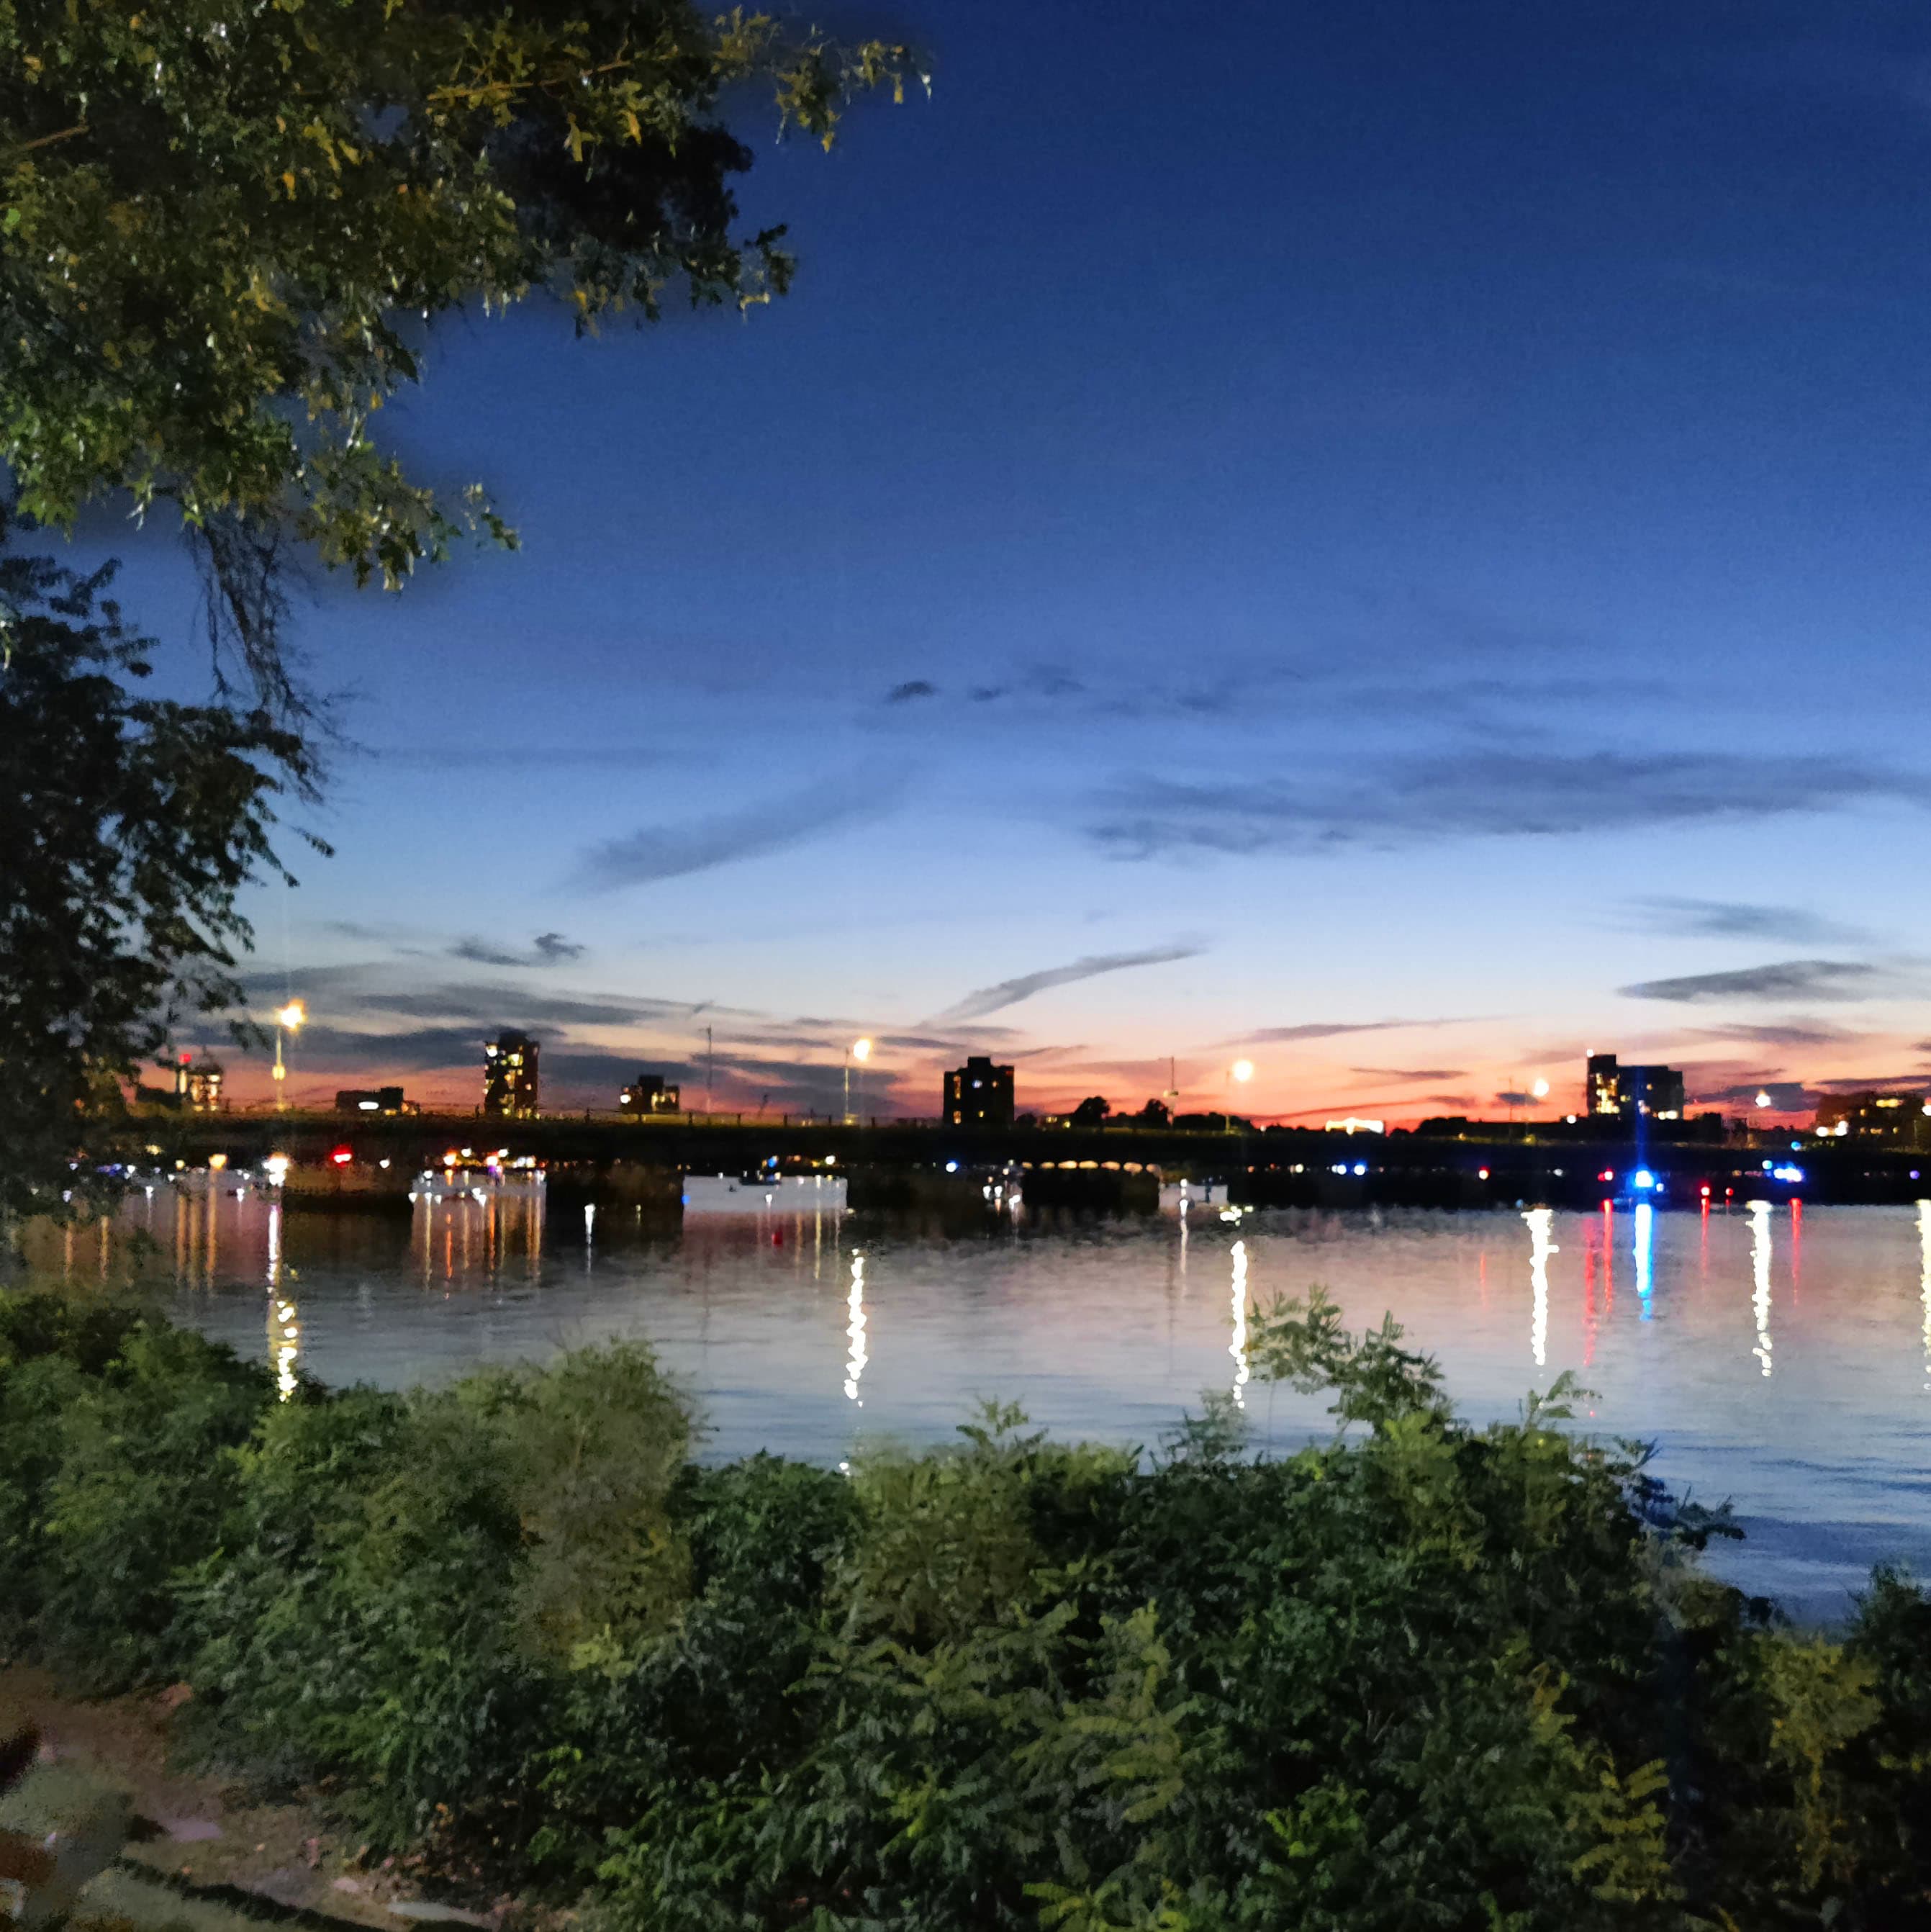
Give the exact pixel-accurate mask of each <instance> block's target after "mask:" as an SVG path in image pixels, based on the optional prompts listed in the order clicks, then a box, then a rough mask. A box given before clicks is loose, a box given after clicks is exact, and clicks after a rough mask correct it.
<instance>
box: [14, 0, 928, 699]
mask: <svg viewBox="0 0 1931 1932" xmlns="http://www.w3.org/2000/svg"><path fill="white" fill-rule="evenodd" d="M911 65H912V64H911V60H910V55H909V54H908V53H907V50H906V49H904V47H902V46H896V45H893V44H889V43H886V42H884V41H882V40H865V41H863V42H861V43H856V44H854V45H851V46H843V45H840V44H838V43H835V42H834V41H832V40H830V39H829V38H828V37H826V36H825V35H824V34H821V33H820V32H819V31H817V30H816V29H815V28H784V27H781V26H779V25H778V23H777V22H776V21H775V20H774V19H773V18H772V17H771V16H769V15H767V14H763V13H745V12H744V11H743V10H742V9H739V10H733V11H732V12H730V13H724V14H721V15H719V16H717V17H707V16H706V14H705V13H703V11H702V10H700V8H699V7H697V6H695V5H691V4H688V0H574V4H571V5H553V4H551V0H500V4H497V5H491V6H487V7H484V6H480V5H472V4H469V0H324V4H313V0H311V4H307V5H302V4H298V0H286V4H277V5H244V4H242V0H166V4H165V5H151V6H136V5H127V6H121V7H108V6H104V5H96V4H91V0H90V4H88V5H81V6H75V5H70V4H69V0H4V4H0V197H4V212H3V213H0V458H4V460H5V461H6V462H7V464H8V465H10V467H11V469H12V471H13V476H14V478H15V480H16V483H17V485H18V487H19V493H20V502H21V505H22V508H23V509H24V510H25V511H27V512H28V514H30V515H31V516H32V517H34V518H35V519H37V520H39V521H40V522H42V523H49V524H57V525H61V526H70V524H71V523H72V521H73V518H74V517H75V516H76V514H77V513H78V512H79V509H80V508H81V507H82V505H84V504H85V503H86V502H88V501H89V500H90V499H93V498H95V497H97V496H100V495H101V494H102V493H106V492H112V491H115V490H130V491H131V492H132V493H133V496H134V499H135V501H136V505H137V506H139V508H142V510H145V509H147V508H149V507H151V505H154V504H156V503H158V502H169V503H172V505H174V506H175V508H176V509H177V510H178V513H179V514H180V516H181V518H182V520H183V521H184V524H185V526H187V529H189V531H190V532H191V533H194V534H196V535H198V537H199V541H200V544H201V554H202V561H203V562H204V564H205V566H206V568H208V570H209V571H210V572H211V575H212V577H213V579H214V584H215V587H216V590H217V595H218V598H219V599H220V601H221V607H222V608H223V610H224V611H225V613H226V614H225V616H223V618H222V619H221V620H220V622H219V624H218V625H217V628H218V630H219V631H220V634H222V635H223V637H225V639H226V642H227V643H229V644H231V645H232V646H235V647H236V648H237V649H239V651H240V652H241V655H242V657H243V658H244V661H246V662H247V665H248V667H249V669H250V670H251V671H252V672H253V673H255V676H256V682H257V688H258V689H259V690H260V691H262V694H264V695H265V696H266V697H269V698H271V700H272V699H277V698H287V697H291V696H292V688H291V687H290V686H289V685H288V683H287V681H286V668H285V667H283V666H282V665H281V664H280V662H279V660H278V658H277V649H276V637H277V631H278V628H279V627H278V625H277V622H276V621H275V620H276V616H277V613H276V610H275V608H274V602H273V600H272V598H270V599H268V600H267V601H263V600H262V598H261V597H260V596H259V594H258V593H259V586H258V585H256V584H254V583H253V582H252V580H251V579H250V577H249V575H248V573H247V571H246V570H245V569H243V570H240V571H237V568H236V567H235V566H236V565H237V563H238V561H239V562H242V563H245V562H247V560H248V559H247V557H246V556H241V557H240V558H239V559H238V557H237V554H236V550H237V542H238V539H237V538H236V536H235V531H236V530H237V529H238V530H240V531H241V532H247V533H250V535H249V539H248V540H249V541H250V542H253V543H255V544H259V543H261V542H262V541H268V537H267V535H265V533H267V532H274V531H277V530H281V531H286V532H289V534H290V535H292V537H293V538H294V539H295V541H297V542H298V544H300V545H301V546H303V547H306V548H307V549H308V550H310V551H312V552H313V553H314V554H316V556H319V558H320V559H322V561H323V562H325V563H326V564H328V565H344V566H346V568H349V570H350V571H352V573H353V574H354V575H355V577H356V579H357V580H358V582H359V581H363V580H367V579H368V578H370V577H380V578H381V579H382V581H383V582H384V583H387V584H388V585H390V586H394V585H396V584H397V583H400V581H401V580H403V578H404V577H406V576H407V575H408V574H409V572H410V571H412V570H413V569H414V568H415V566H416V565H417V564H418V562H421V561H423V560H424V559H430V558H434V557H437V556H441V555H442V554H444V553H445V551H446V550H447V549H448V545H449V544H450V542H451V540H452V539H454V538H455V537H457V535H460V534H461V533H462V532H465V531H469V530H477V531H481V532H485V533H487V535H490V536H491V537H493V538H495V539H496V541H499V542H502V543H505V544H507V543H510V542H511V541H513V537H512V535H511V531H510V529H509V528H508V525H507V524H506V523H505V522H504V520H503V519H502V517H501V516H500V515H499V514H498V512H497V511H496V509H495V508H494V507H493V505H491V503H490V502H489V500H488V499H487V496H485V495H484V493H483V491H482V490H481V487H480V486H472V487H470V488H469V489H468V490H465V491H463V492H461V493H459V494H458V495H457V496H456V497H455V498H454V499H453V500H451V499H447V498H445V497H444V496H442V495H440V494H439V493H437V492H436V491H435V490H432V489H430V488H429V487H427V486H426V485H424V484H421V483H419V482H418V481H415V480H414V479H413V478H411V476H410V475H409V474H408V473H407V472H406V470H405V469H404V467H403V465H402V463H401V462H400V460H399V459H398V458H397V457H396V456H395V455H394V454H393V453H392V452H391V450H390V449H388V447H386V446H385V443H384V440H383V439H382V437H380V436H379V434H378V433H377V429H376V416H377V413H379V411H380V410H381V409H382V407H383V406H384V404H385V403H386V402H388V401H389V400H390V399H391V398H392V397H393V396H394V395H395V394H396V392H397V390H398V389H400V388H402V387H403V386H406V385H408V384H412V383H415V382H417V381H418V380H420V378H421V373H422V369H421V350H422V343H423V340H424V334H425V330H426V327H427V325H428V324H429V323H430V322H431V321H432V320H433V318H434V317H436V316H438V315H439V314H443V313H445V312H446V311H449V310H450V309H451V308H456V307H458V306H460V305H469V304H472V303H480V304H481V305H482V307H483V308H484V311H486V312H487V311H489V310H491V309H497V310H500V309H502V308H505V307H506V306H507V305H509V304H511V303H514V302H520V301H523V299H526V297H528V296H532V295H533V294H544V295H547V296H552V297H553V298H556V299H559V300H560V301H561V302H563V303H564V304H565V305H566V306H567V307H568V309H569V311H570V312H571V314H573V315H574V317H575V318H576V320H577V325H578V326H579V327H580V328H581V329H590V328H594V327H595V326H597V325H598V323H599V322H600V321H601V320H604V318H607V317H610V316H613V315H615V314H618V313H619V312H621V311H631V312H632V313H634V314H637V315H640V316H643V317H653V316H655V315H656V314H658V311H659V309H660V308H661V305H662V304H663V302H664V300H665V299H666V297H667V296H668V295H669V293H670V292H671V291H672V290H673V289H677V288H681V289H682V290H683V291H684V292H685V295H686V296H687V297H688V299H689V300H690V301H691V302H692V303H693V304H695V305H706V306H715V305H726V304H728V305H733V306H735V307H736V308H739V309H740V310H742V309H743V308H747V307H748V306H750V305H754V304H756V303H760V302H766V301H768V300H769V299H770V297H771V296H772V295H773V294H774V293H782V292H783V290H784V289H785V288H786V287H787V286H788V284H789V283H790V278H791V274H792V270H793V262H792V259H791V257H790V255H789V254H787V253H786V252H785V251H784V248H782V247H781V240H782V237H783V234H784V230H783V229H781V228H771V229H764V230H763V231H761V232H760V233H755V234H752V235H750V236H744V235H741V234H739V233H736V227H735V224H736V214H737V210H736V203H735V202H734V200H733V196H732V195H731V193H730V189H729V187H728V185H727V184H728V181H729V178H730V176H731V175H734V174H737V173H740V172H742V171H743V170H744V169H746V168H748V166H749V165H750V163H751V155H750V152H749V151H748V149H747V148H745V147H744V146H743V145H742V144H741V142H739V140H738V139H737V138H736V136H735V135H734V134H733V133H732V132H731V131H730V127H729V125H728V124H727V112H726V110H727V107H729V106H730V104H732V103H733V102H734V101H735V100H736V97H737V95H739V93H740V92H742V91H744V90H745V89H750V88H756V87H760V86H761V87H763V88H764V89H767V90H769V95H770V98H771V101H772V111H773V113H774V114H775V119H776V122H777V124H778V128H779V130H780V131H781V132H782V131H783V130H785V129H787V128H790V127H796V128H798V129H799V130H802V131H803V132H805V133H808V134H809V135H811V136H814V137H815V138H816V139H818V140H819V141H820V142H822V143H823V145H826V146H828V147H829V145H831V143H832V139H833V138H834V136H835V133H836V131H837V129H838V124H839V120H840V117H841V114H842V113H843V112H844V109H845V107H846V106H847V104H848V102H849V101H850V100H852V99H853V98H854V97H855V96H856V95H862V94H864V93H866V92H871V91H872V90H874V89H879V88H881V87H888V86H889V88H891V89H892V90H893V91H894V92H895V94H898V95H902V93H903V91H904V83H905V81H906V79H907V77H908V75H909V74H910V71H911ZM224 530H225V531H226V535H223V532H224ZM242 547H243V548H244V549H245V548H246V547H247V546H246V545H245V544H244V545H243V546H242Z"/></svg>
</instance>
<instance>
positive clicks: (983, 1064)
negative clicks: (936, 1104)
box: [945, 1054, 1012, 1127]
mask: <svg viewBox="0 0 1931 1932" xmlns="http://www.w3.org/2000/svg"><path fill="white" fill-rule="evenodd" d="M945 1123H946V1126H947V1127H1010V1126H1012V1068H1011V1067H995V1066H994V1065H993V1064H992V1062H991V1061H990V1060H989V1059H988V1058H986V1057H985V1055H982V1054H975V1055H973V1057H972V1058H970V1059H969V1060H967V1062H966V1064H964V1066H963V1067H954V1068H953V1070H952V1072H951V1073H948V1074H947V1075H946V1111H945Z"/></svg>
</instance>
